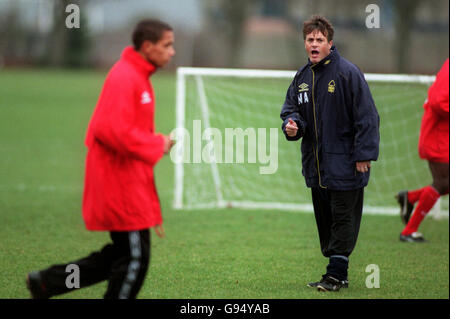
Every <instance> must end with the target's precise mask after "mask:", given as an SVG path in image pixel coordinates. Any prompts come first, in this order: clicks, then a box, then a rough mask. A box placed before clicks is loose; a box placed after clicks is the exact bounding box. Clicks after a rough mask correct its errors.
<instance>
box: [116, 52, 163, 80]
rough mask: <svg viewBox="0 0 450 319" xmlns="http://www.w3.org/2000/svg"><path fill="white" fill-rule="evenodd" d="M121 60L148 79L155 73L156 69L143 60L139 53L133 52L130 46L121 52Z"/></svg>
mask: <svg viewBox="0 0 450 319" xmlns="http://www.w3.org/2000/svg"><path fill="white" fill-rule="evenodd" d="M121 59H122V60H125V61H127V62H130V63H131V64H132V65H133V66H134V67H135V68H136V69H137V70H138V71H139V72H141V73H143V74H144V75H145V76H146V77H149V76H150V75H152V74H153V73H154V72H155V71H156V67H155V66H154V65H153V64H152V63H150V62H148V61H147V60H145V59H144V58H143V57H142V56H141V55H140V54H139V52H137V51H136V50H134V48H133V47H132V46H131V45H130V46H127V47H125V49H124V50H123V51H122V56H121Z"/></svg>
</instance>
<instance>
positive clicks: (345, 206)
mask: <svg viewBox="0 0 450 319" xmlns="http://www.w3.org/2000/svg"><path fill="white" fill-rule="evenodd" d="M329 194H330V204H331V212H332V225H331V236H330V240H329V243H328V248H327V249H326V252H327V255H328V256H329V263H328V266H327V276H328V280H326V282H325V284H322V285H319V287H318V288H320V287H322V289H321V290H333V291H337V290H339V289H340V288H342V287H347V286H348V263H349V259H348V257H349V256H350V254H351V253H352V251H353V249H354V248H355V245H356V241H357V239H358V234H359V228H360V224H361V216H362V208H363V199H364V188H360V189H357V190H349V191H333V190H330V191H329Z"/></svg>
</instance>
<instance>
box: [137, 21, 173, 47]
mask: <svg viewBox="0 0 450 319" xmlns="http://www.w3.org/2000/svg"><path fill="white" fill-rule="evenodd" d="M172 30H173V29H172V27H171V26H170V25H168V24H167V23H165V22H162V21H159V20H153V19H146V20H142V21H140V22H139V23H138V24H137V25H136V27H135V28H134V31H133V36H132V40H133V45H134V49H135V50H139V49H140V48H141V45H142V42H144V41H145V40H149V41H151V42H152V43H156V42H158V41H159V40H160V39H161V37H162V35H163V33H164V31H172Z"/></svg>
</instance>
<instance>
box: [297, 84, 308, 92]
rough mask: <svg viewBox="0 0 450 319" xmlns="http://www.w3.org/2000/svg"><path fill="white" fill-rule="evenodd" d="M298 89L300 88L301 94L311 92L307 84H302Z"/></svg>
mask: <svg viewBox="0 0 450 319" xmlns="http://www.w3.org/2000/svg"><path fill="white" fill-rule="evenodd" d="M298 88H299V90H298V91H299V92H305V91H308V90H309V88H308V84H306V83H302V84H300V85H299V86H298Z"/></svg>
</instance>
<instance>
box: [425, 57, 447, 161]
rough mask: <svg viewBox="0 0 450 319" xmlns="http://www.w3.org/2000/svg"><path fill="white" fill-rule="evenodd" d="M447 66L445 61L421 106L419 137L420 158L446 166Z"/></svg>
mask: <svg viewBox="0 0 450 319" xmlns="http://www.w3.org/2000/svg"><path fill="white" fill-rule="evenodd" d="M448 66H449V65H448V59H447V60H446V61H445V63H444V65H443V66H442V68H441V70H440V71H439V72H438V74H437V75H436V80H435V81H434V83H433V85H431V87H430V89H429V90H428V99H427V100H426V101H425V104H424V106H423V107H424V109H425V112H424V114H423V117H422V124H421V127H420V137H419V156H420V157H421V158H423V159H426V160H429V161H432V162H439V163H447V164H448V157H449V153H448V152H449V147H448V144H449V131H448V121H449V117H448V91H449V87H448V86H449V82H448Z"/></svg>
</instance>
